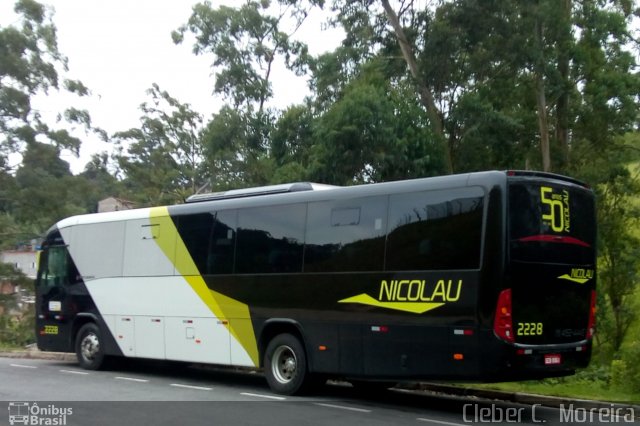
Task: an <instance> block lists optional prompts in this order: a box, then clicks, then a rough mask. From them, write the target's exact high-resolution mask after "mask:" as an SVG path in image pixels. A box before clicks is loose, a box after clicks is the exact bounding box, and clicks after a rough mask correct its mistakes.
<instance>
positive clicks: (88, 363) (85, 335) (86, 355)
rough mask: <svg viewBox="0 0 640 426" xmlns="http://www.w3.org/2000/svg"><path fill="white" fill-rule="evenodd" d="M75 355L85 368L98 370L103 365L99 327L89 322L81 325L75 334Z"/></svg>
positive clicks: (102, 348) (103, 357)
mask: <svg viewBox="0 0 640 426" xmlns="http://www.w3.org/2000/svg"><path fill="white" fill-rule="evenodd" d="M76 357H77V358H78V363H79V364H80V366H81V367H82V368H84V369H85V370H99V369H100V368H102V367H103V366H104V361H105V356H104V347H103V345H102V334H101V333H100V328H99V327H98V326H97V325H96V324H94V323H92V322H90V323H87V324H85V325H83V326H82V327H81V328H80V330H79V331H78V334H77V335H76Z"/></svg>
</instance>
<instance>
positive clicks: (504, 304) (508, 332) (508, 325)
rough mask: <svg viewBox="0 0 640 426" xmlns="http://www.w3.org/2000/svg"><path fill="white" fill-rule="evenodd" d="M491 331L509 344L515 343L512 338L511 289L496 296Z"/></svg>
mask: <svg viewBox="0 0 640 426" xmlns="http://www.w3.org/2000/svg"><path fill="white" fill-rule="evenodd" d="M493 331H494V332H495V333H496V336H498V337H499V338H501V339H502V340H505V341H507V342H509V343H513V342H515V338H514V336H513V321H512V319H511V289H510V288H508V289H506V290H502V291H501V292H500V295H499V296H498V304H497V305H496V316H495V319H494V321H493Z"/></svg>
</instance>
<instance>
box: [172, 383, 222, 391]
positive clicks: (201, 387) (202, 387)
mask: <svg viewBox="0 0 640 426" xmlns="http://www.w3.org/2000/svg"><path fill="white" fill-rule="evenodd" d="M170 386H175V387H177V388H185V389H195V390H203V391H210V390H212V389H213V388H206V387H204V386H191V385H181V384H179V383H171V385H170Z"/></svg>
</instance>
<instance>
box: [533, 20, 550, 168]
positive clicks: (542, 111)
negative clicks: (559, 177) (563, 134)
mask: <svg viewBox="0 0 640 426" xmlns="http://www.w3.org/2000/svg"><path fill="white" fill-rule="evenodd" d="M541 21H542V19H541V17H540V11H539V10H536V17H535V40H536V46H537V48H538V52H537V53H538V55H537V56H538V57H537V59H536V61H535V63H534V75H535V80H536V104H537V109H538V128H539V130H540V152H541V154H542V170H543V171H545V172H550V171H551V151H550V148H549V122H548V120H547V97H546V95H545V84H544V53H543V49H544V45H543V39H542V22H541Z"/></svg>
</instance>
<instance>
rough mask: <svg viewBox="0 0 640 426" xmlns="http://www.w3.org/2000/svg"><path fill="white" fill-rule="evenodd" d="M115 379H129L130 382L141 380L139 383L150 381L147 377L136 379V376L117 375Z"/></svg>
mask: <svg viewBox="0 0 640 426" xmlns="http://www.w3.org/2000/svg"><path fill="white" fill-rule="evenodd" d="M115 379H116V380H128V381H130V382H139V383H148V382H149V380H147V379H136V378H134V377H122V376H116V377H115Z"/></svg>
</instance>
